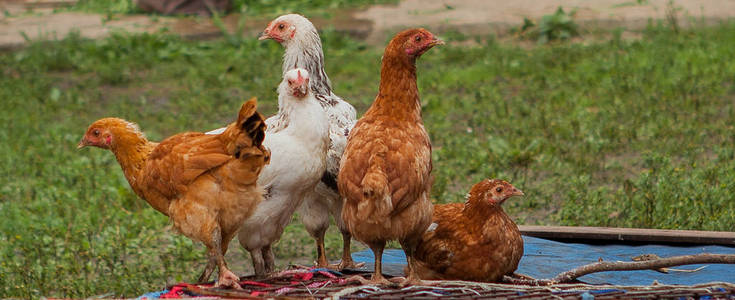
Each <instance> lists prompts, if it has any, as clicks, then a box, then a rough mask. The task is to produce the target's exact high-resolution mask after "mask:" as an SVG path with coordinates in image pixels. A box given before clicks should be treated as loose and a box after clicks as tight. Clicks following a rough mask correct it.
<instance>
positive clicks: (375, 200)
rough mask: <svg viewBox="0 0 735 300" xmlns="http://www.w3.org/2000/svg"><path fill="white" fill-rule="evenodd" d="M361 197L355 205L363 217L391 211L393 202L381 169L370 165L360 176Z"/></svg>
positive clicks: (380, 214) (386, 179) (384, 215)
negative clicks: (363, 174) (361, 176)
mask: <svg viewBox="0 0 735 300" xmlns="http://www.w3.org/2000/svg"><path fill="white" fill-rule="evenodd" d="M361 186H362V196H363V199H362V201H360V203H359V204H358V206H357V210H358V213H359V214H360V215H362V216H364V217H372V216H375V217H386V216H388V215H390V213H391V211H393V202H392V200H391V196H390V190H389V189H388V178H387V177H386V175H385V173H384V172H383V170H382V169H380V168H378V167H375V165H373V166H371V167H370V169H368V172H367V173H366V174H365V176H364V177H363V178H362V183H361Z"/></svg>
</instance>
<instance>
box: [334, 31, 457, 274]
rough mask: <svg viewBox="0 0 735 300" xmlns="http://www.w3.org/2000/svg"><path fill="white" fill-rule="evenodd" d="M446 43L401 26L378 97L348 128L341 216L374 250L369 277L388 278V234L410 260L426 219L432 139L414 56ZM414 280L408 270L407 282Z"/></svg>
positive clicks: (391, 46)
mask: <svg viewBox="0 0 735 300" xmlns="http://www.w3.org/2000/svg"><path fill="white" fill-rule="evenodd" d="M437 44H443V42H442V41H440V40H438V39H436V38H435V37H434V35H433V34H432V33H431V32H429V31H427V30H425V29H410V30H406V31H403V32H401V33H398V34H397V35H396V36H395V37H394V38H393V39H392V40H391V41H390V43H389V44H388V47H387V48H386V49H385V53H384V55H383V62H382V68H381V71H380V88H379V93H378V96H377V97H376V98H375V102H374V103H373V105H372V106H371V107H370V109H368V111H367V112H366V113H365V115H364V116H363V117H362V118H361V119H360V120H359V121H358V122H357V124H356V125H355V127H354V128H353V129H352V131H351V132H350V136H349V139H348V140H347V147H346V149H345V152H344V155H343V157H342V161H341V165H340V171H339V176H338V180H337V181H338V186H339V192H340V194H341V195H342V197H343V198H344V199H345V203H344V208H343V209H342V218H343V220H344V221H345V224H346V225H347V228H348V229H349V231H350V232H351V233H352V235H353V237H355V238H356V239H357V240H359V241H362V242H363V243H365V244H367V245H368V246H369V247H370V249H371V250H372V251H373V253H374V254H375V257H376V260H375V273H374V274H373V277H372V279H371V281H372V282H373V283H383V284H384V283H386V280H385V278H383V276H382V274H381V255H382V253H383V248H384V247H385V243H386V241H389V240H398V241H399V242H400V243H401V246H402V247H403V249H404V251H405V252H406V257H407V260H408V264H409V266H411V265H412V264H413V263H412V260H413V259H412V257H413V252H414V249H415V248H416V243H417V241H418V239H419V238H420V237H421V234H423V232H424V231H425V230H426V228H427V227H428V226H429V223H430V221H431V213H432V206H431V201H430V200H429V193H430V187H431V167H432V165H431V143H430V142H429V135H428V134H427V133H426V129H425V128H424V125H423V121H422V120H421V102H420V99H419V95H418V88H417V86H416V59H417V58H418V57H419V56H420V55H421V54H423V53H424V52H426V51H427V50H428V49H430V48H431V47H433V46H435V45H437ZM416 281H418V277H416V274H415V273H414V272H413V269H411V271H410V272H409V275H408V278H407V281H406V283H413V282H416Z"/></svg>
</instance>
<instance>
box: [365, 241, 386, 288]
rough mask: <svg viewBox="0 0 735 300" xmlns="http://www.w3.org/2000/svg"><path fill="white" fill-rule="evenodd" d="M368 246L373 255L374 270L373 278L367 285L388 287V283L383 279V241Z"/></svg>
mask: <svg viewBox="0 0 735 300" xmlns="http://www.w3.org/2000/svg"><path fill="white" fill-rule="evenodd" d="M368 246H369V247H370V250H372V251H373V255H375V270H374V272H373V277H372V278H370V281H369V284H376V285H389V284H390V281H388V280H387V279H385V277H383V249H384V248H385V241H378V242H374V243H370V244H369V245H368Z"/></svg>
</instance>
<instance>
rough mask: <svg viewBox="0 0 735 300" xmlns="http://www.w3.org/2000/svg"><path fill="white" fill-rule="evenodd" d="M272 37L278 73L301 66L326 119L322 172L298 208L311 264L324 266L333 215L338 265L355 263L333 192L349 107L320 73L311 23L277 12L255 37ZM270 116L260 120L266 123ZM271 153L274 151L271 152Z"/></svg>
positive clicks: (351, 116)
mask: <svg viewBox="0 0 735 300" xmlns="http://www.w3.org/2000/svg"><path fill="white" fill-rule="evenodd" d="M266 39H272V40H275V41H277V42H278V43H280V44H281V45H283V46H284V48H285V50H286V51H285V53H284V55H283V72H284V73H285V72H286V71H288V70H290V69H293V68H304V69H306V70H308V71H309V74H311V91H312V92H313V93H314V97H316V99H317V100H318V101H319V104H321V107H322V109H323V110H324V111H325V112H326V113H327V116H328V118H329V140H330V144H329V150H328V152H327V171H326V172H325V173H324V174H323V176H322V178H321V182H320V183H319V184H318V185H317V186H316V188H315V189H314V190H312V191H311V192H308V193H306V198H305V199H304V202H303V203H302V204H301V206H300V207H299V210H298V212H299V216H300V217H301V221H302V222H303V223H304V226H305V227H306V230H307V231H308V232H309V234H311V236H312V237H313V238H314V239H315V240H316V245H317V256H318V258H317V265H318V266H319V267H327V266H328V262H327V257H326V254H325V251H324V234H325V233H326V231H327V228H328V227H329V215H332V216H333V217H334V220H335V222H336V223H337V227H339V230H340V231H341V232H342V240H343V252H342V261H341V263H340V264H339V265H338V266H337V267H338V268H339V269H342V268H346V267H355V263H354V262H353V260H352V256H351V255H350V239H351V237H352V236H351V234H350V232H349V231H348V230H347V227H346V226H345V224H344V222H343V221H342V199H341V198H340V196H339V193H338V191H337V173H338V172H339V163H340V159H341V157H342V153H343V152H344V149H345V146H346V145H347V136H348V135H349V132H350V130H352V127H354V126H355V122H356V112H355V108H354V107H352V105H350V104H349V103H347V102H345V101H344V100H342V98H340V97H339V96H337V95H335V94H334V93H333V92H332V86H331V82H330V81H329V77H327V73H326V72H325V71H324V54H323V53H322V42H321V40H320V39H319V33H317V30H316V28H315V27H314V25H313V24H312V23H311V22H310V21H309V20H308V19H307V18H305V17H303V16H301V15H297V14H288V15H283V16H280V17H278V18H276V19H274V20H273V21H271V22H270V23H268V26H266V28H265V30H264V31H263V34H262V35H261V37H260V40H266ZM275 121H276V120H274V119H272V118H269V119H268V120H266V124H268V126H272V125H273V124H274V122H275ZM274 151H277V150H274Z"/></svg>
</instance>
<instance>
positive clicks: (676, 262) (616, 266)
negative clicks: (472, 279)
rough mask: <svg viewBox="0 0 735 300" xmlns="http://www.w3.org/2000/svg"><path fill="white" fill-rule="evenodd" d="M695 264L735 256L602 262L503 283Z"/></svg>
mask: <svg viewBox="0 0 735 300" xmlns="http://www.w3.org/2000/svg"><path fill="white" fill-rule="evenodd" d="M694 264H735V254H710V253H702V254H695V255H683V256H674V257H667V258H661V259H655V260H646V261H631V262H626V261H616V262H610V261H601V262H596V263H591V264H587V265H584V266H581V267H578V268H574V269H572V270H569V271H566V272H562V273H560V274H559V275H556V277H554V278H552V279H521V278H513V277H510V276H504V277H503V281H505V282H508V283H514V284H527V285H551V284H556V283H567V282H571V281H573V280H575V279H577V278H579V277H582V276H584V275H587V274H591V273H597V272H606V271H633V270H648V269H654V270H655V269H659V268H665V267H673V266H681V265H694Z"/></svg>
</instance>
